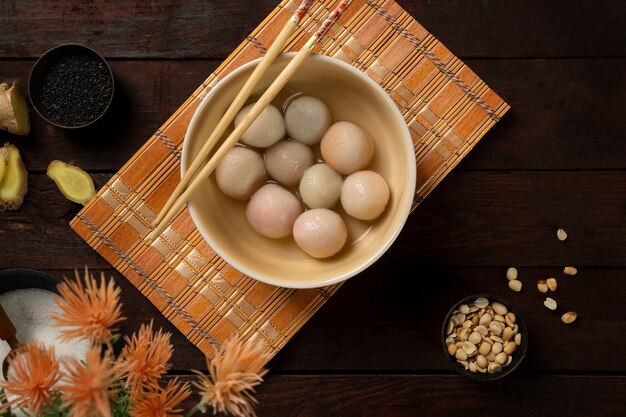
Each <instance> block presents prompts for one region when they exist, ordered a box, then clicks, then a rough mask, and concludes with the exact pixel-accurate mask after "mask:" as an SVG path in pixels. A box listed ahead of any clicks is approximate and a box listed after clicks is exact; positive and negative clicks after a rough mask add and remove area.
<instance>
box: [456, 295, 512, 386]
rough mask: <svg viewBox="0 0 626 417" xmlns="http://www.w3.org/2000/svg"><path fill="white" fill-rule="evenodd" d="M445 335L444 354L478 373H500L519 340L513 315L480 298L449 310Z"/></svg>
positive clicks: (501, 306) (500, 305) (503, 308)
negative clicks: (451, 310) (446, 352)
mask: <svg viewBox="0 0 626 417" xmlns="http://www.w3.org/2000/svg"><path fill="white" fill-rule="evenodd" d="M446 335H447V336H446V340H445V343H446V347H447V350H448V354H449V355H450V356H454V357H455V359H456V361H457V362H458V363H460V364H461V365H462V366H463V367H464V368H465V369H466V370H469V371H471V372H480V373H490V374H495V373H498V372H501V371H502V369H503V368H504V367H506V366H508V365H509V364H510V363H511V362H512V361H513V356H514V354H515V352H516V351H517V349H518V348H519V346H520V345H521V343H522V334H521V333H520V332H519V325H518V324H517V323H516V317H515V314H514V313H513V312H510V311H509V310H508V308H507V307H506V306H505V305H504V304H502V303H499V302H497V301H494V302H490V301H489V300H488V299H486V298H483V297H479V298H477V299H476V300H474V301H473V302H472V303H471V304H461V305H459V306H458V307H457V308H456V309H455V310H454V311H453V312H452V315H451V318H450V320H449V322H448V323H447V328H446Z"/></svg>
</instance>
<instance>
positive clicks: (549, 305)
mask: <svg viewBox="0 0 626 417" xmlns="http://www.w3.org/2000/svg"><path fill="white" fill-rule="evenodd" d="M543 305H544V306H546V307H547V308H549V309H550V310H552V311H554V310H556V301H555V300H554V299H553V298H550V297H546V301H544V302H543Z"/></svg>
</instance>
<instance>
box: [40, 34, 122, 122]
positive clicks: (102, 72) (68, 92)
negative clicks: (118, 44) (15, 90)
mask: <svg viewBox="0 0 626 417" xmlns="http://www.w3.org/2000/svg"><path fill="white" fill-rule="evenodd" d="M28 92H29V96H30V100H31V103H32V106H33V108H34V109H35V111H36V112H37V113H38V114H39V115H40V116H41V117H42V118H43V119H44V120H46V121H47V122H49V123H51V124H53V125H55V126H58V127H61V128H66V129H76V128H81V127H85V126H89V125H91V124H93V123H95V122H96V121H97V120H99V119H100V118H101V117H102V116H103V115H104V114H105V113H106V112H107V110H108V108H109V106H110V104H111V102H112V101H113V92H114V81H113V72H112V71H111V68H110V67H109V65H108V64H107V62H106V61H105V60H104V58H103V57H102V56H101V55H100V54H98V53H97V52H96V51H94V50H93V49H91V48H88V47H86V46H83V45H78V44H65V45H60V46H57V47H54V48H52V49H50V50H49V51H47V52H46V53H44V54H43V55H42V56H41V57H40V58H39V59H38V60H37V62H36V63H35V64H34V65H33V68H32V70H31V73H30V77H29V80H28Z"/></svg>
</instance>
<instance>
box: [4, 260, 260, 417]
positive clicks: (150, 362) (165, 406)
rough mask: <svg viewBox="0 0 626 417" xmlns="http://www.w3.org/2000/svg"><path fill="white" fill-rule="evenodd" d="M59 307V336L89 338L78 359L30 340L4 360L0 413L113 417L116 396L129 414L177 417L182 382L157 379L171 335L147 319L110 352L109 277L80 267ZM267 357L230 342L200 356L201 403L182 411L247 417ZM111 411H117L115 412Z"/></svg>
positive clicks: (116, 318)
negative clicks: (203, 367) (56, 410)
mask: <svg viewBox="0 0 626 417" xmlns="http://www.w3.org/2000/svg"><path fill="white" fill-rule="evenodd" d="M58 290H59V294H60V297H57V299H56V301H57V304H58V305H59V307H60V309H61V311H60V312H59V313H57V314H55V315H54V316H53V319H54V321H55V323H56V325H58V326H60V327H61V332H62V337H63V338H65V339H74V338H86V339H88V340H90V341H91V342H92V346H91V348H90V349H89V350H88V352H87V354H86V357H85V360H84V361H79V360H78V359H76V358H68V357H62V358H57V357H56V356H55V352H54V348H46V347H45V346H44V345H43V344H41V343H37V342H30V343H26V344H24V345H23V346H22V347H21V348H20V349H19V350H18V351H17V352H12V353H11V355H10V356H9V358H8V361H9V374H8V378H7V381H0V388H2V390H3V391H1V392H0V401H1V402H2V404H1V405H0V413H2V412H4V411H6V410H7V409H8V408H10V407H18V408H25V409H27V410H29V412H30V414H31V415H33V416H40V415H42V414H43V412H44V411H45V410H46V409H51V408H53V407H58V404H59V403H60V404H62V405H61V406H60V409H62V410H64V411H66V412H67V415H68V417H112V415H113V409H114V407H116V406H118V405H119V404H120V401H122V400H121V399H123V401H126V402H127V403H126V405H125V406H124V407H123V410H125V411H124V413H125V414H123V415H127V416H129V417H179V416H182V414H181V413H182V411H183V410H182V409H181V408H180V404H181V403H182V402H183V401H184V400H185V399H187V397H189V395H190V394H191V389H190V386H189V383H184V384H183V383H181V382H180V381H178V379H177V378H176V379H170V380H169V382H168V383H167V384H165V386H163V385H162V384H160V381H161V379H162V377H163V376H165V375H166V374H167V371H168V369H169V368H170V364H169V361H170V359H171V357H172V354H173V348H172V345H171V344H170V334H169V333H165V332H163V331H162V330H161V329H159V330H158V331H154V330H153V328H152V322H150V324H149V325H142V326H141V327H140V329H139V331H138V332H137V333H134V334H133V335H132V337H125V339H124V341H125V345H124V347H123V348H122V351H121V353H120V355H119V356H118V357H115V356H114V355H113V349H112V344H113V339H114V338H115V336H114V331H115V329H113V326H115V325H116V324H117V323H119V322H120V321H122V320H124V318H123V317H122V316H121V303H120V300H119V296H120V290H119V288H117V287H116V286H115V284H114V283H113V280H109V282H108V283H107V282H105V279H104V276H101V279H100V283H98V282H97V281H96V280H95V279H94V277H93V275H91V274H89V272H88V271H87V270H86V269H85V276H84V282H83V281H81V279H80V277H79V276H78V273H77V274H76V281H74V282H71V281H69V280H66V281H65V282H63V283H62V284H60V285H59V286H58ZM266 361H267V356H265V354H263V353H261V352H260V351H259V350H258V349H257V348H256V347H255V346H254V345H245V344H241V343H240V342H239V340H238V339H231V340H230V341H228V342H227V343H226V344H225V345H224V346H223V348H222V349H221V350H219V351H218V352H216V356H215V358H214V359H213V360H211V361H209V360H207V365H208V368H209V376H206V375H204V374H202V373H200V372H196V373H197V374H198V375H199V381H198V382H197V383H194V386H195V387H196V388H197V389H198V390H199V392H200V396H201V400H200V403H199V404H198V405H197V406H196V407H194V408H193V409H191V410H190V411H189V412H188V413H187V414H186V416H190V415H192V414H194V413H195V412H196V411H199V410H203V409H204V408H205V407H206V406H211V407H212V408H213V411H214V412H217V411H220V412H226V413H230V414H232V415H235V416H238V417H249V416H254V415H255V413H254V410H253V408H252V406H253V404H254V403H256V400H255V399H254V397H253V396H252V394H253V393H254V387H255V386H257V385H258V384H260V383H261V382H262V381H263V376H264V375H265V373H266V372H267V370H264V369H263V365H264V364H265V362H266ZM116 415H121V414H120V413H119V410H118V411H117V413H116Z"/></svg>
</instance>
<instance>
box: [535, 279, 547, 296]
mask: <svg viewBox="0 0 626 417" xmlns="http://www.w3.org/2000/svg"><path fill="white" fill-rule="evenodd" d="M537 289H538V290H539V292H540V293H544V294H545V293H547V292H548V283H547V282H546V280H545V279H540V280H539V281H537Z"/></svg>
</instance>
